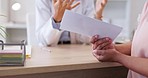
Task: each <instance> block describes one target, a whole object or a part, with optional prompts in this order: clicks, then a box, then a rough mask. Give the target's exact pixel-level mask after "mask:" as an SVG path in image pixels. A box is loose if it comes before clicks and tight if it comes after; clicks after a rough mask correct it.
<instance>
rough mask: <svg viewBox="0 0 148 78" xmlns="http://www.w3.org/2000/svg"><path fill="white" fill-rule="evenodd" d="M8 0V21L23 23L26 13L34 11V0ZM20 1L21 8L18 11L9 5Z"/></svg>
mask: <svg viewBox="0 0 148 78" xmlns="http://www.w3.org/2000/svg"><path fill="white" fill-rule="evenodd" d="M9 1H10V5H9V6H10V8H9V9H10V21H12V22H15V23H25V22H26V14H27V13H30V12H35V0H9ZM16 2H18V3H20V4H21V9H20V10H19V11H13V10H12V9H11V6H12V5H13V4H14V3H16Z"/></svg>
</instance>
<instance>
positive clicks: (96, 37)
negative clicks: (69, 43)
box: [90, 35, 99, 44]
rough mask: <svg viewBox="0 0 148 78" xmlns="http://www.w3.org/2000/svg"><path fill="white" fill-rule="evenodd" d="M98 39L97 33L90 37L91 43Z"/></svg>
mask: <svg viewBox="0 0 148 78" xmlns="http://www.w3.org/2000/svg"><path fill="white" fill-rule="evenodd" d="M98 39H99V35H95V36H93V37H92V38H91V41H90V42H91V43H92V44H94V43H95V42H96V41H97V40H98Z"/></svg>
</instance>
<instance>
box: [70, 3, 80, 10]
mask: <svg viewBox="0 0 148 78" xmlns="http://www.w3.org/2000/svg"><path fill="white" fill-rule="evenodd" d="M79 4H80V2H77V3H76V4H74V5H72V6H71V9H73V8H75V7H76V6H78V5H79Z"/></svg>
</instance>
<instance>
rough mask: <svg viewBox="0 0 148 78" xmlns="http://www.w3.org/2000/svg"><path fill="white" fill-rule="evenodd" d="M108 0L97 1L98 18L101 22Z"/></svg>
mask: <svg viewBox="0 0 148 78" xmlns="http://www.w3.org/2000/svg"><path fill="white" fill-rule="evenodd" d="M107 2H108V0H97V1H96V18H97V19H99V20H101V18H102V14H103V10H104V8H105V6H106V4H107Z"/></svg>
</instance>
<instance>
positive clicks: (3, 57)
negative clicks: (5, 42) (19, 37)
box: [0, 50, 24, 65]
mask: <svg viewBox="0 0 148 78" xmlns="http://www.w3.org/2000/svg"><path fill="white" fill-rule="evenodd" d="M23 63H24V50H0V65H21V64H23Z"/></svg>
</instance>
